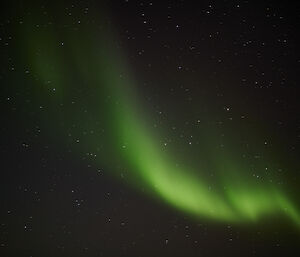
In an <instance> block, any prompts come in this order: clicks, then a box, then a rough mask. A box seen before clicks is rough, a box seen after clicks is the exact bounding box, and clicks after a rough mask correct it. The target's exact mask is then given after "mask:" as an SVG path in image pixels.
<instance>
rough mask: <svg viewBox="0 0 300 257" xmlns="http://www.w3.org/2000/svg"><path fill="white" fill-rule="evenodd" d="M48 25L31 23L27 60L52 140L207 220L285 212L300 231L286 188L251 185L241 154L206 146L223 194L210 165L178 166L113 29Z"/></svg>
mask: <svg viewBox="0 0 300 257" xmlns="http://www.w3.org/2000/svg"><path fill="white" fill-rule="evenodd" d="M42 19H43V18H37V17H35V19H34V21H31V22H30V21H27V22H25V23H24V25H23V27H22V33H21V34H22V39H21V40H20V42H22V43H24V42H25V45H26V46H27V47H25V48H24V46H23V47H22V49H23V50H22V53H21V55H22V59H23V60H24V62H25V65H26V66H27V67H29V70H30V76H29V82H28V84H30V86H31V87H32V90H33V94H35V95H36V97H37V99H38V100H37V103H38V102H46V103H47V104H46V105H47V106H48V113H49V114H51V117H49V115H45V114H43V113H42V112H41V120H42V122H44V124H45V127H51V128H52V129H53V128H55V129H53V130H52V131H51V132H50V134H51V135H52V136H54V137H59V138H61V141H63V140H65V139H66V138H67V139H66V141H67V142H69V143H70V142H75V143H74V144H73V145H74V148H75V149H76V152H78V153H79V154H80V153H83V154H85V153H86V152H90V153H92V152H95V153H97V158H94V160H95V162H96V164H97V163H99V165H102V166H103V164H104V165H105V166H107V167H112V169H114V168H115V167H116V170H117V169H118V168H119V170H122V172H123V173H125V179H126V181H128V183H129V184H131V185H133V186H136V187H145V188H146V192H147V193H149V194H150V195H152V196H154V197H158V198H159V199H161V200H162V201H164V202H166V203H168V204H169V205H171V206H173V207H175V208H177V209H178V210H181V211H184V212H185V213H187V214H191V215H192V216H196V217H198V218H199V219H203V218H207V219H211V220H218V221H221V222H229V223H243V224H245V223H249V222H256V221H259V220H261V219H262V218H263V217H268V216H274V215H282V214H283V215H286V216H287V217H289V218H290V219H291V220H292V221H293V222H294V223H295V224H297V225H300V214H299V210H298V207H297V206H296V205H295V204H294V203H293V201H292V200H290V198H289V197H288V196H287V195H286V194H285V193H284V192H283V190H282V189H279V188H277V187H276V186H275V185H273V184H271V185H270V184H269V183H267V182H259V183H258V182H253V181H252V180H251V181H249V179H248V175H247V172H243V165H241V162H240V160H239V159H238V158H235V157H232V156H234V154H233V155H230V156H229V154H228V155H221V154H220V153H219V152H213V150H211V149H208V148H207V149H205V147H206V144H204V145H203V146H202V147H203V148H204V149H202V151H206V150H207V152H208V154H209V155H210V158H211V159H212V163H214V164H215V172H216V174H219V175H218V178H217V181H218V182H217V186H216V187H214V188H216V189H212V188H211V187H210V183H209V181H208V180H207V178H206V176H205V175H203V174H205V172H206V170H205V166H203V167H202V166H199V167H193V166H194V165H190V166H189V165H186V164H183V165H182V164H180V165H178V161H177V158H176V157H173V156H172V152H171V151H170V152H168V151H165V150H164V149H163V147H162V146H161V144H160V141H159V138H160V136H161V135H159V133H156V132H153V130H152V129H151V126H149V123H150V120H151V118H149V115H148V114H147V112H146V111H145V110H143V108H144V107H143V104H141V103H140V102H139V100H138V98H139V97H138V93H137V92H136V91H135V85H136V84H137V82H135V80H134V79H133V78H132V77H131V75H130V74H132V73H133V72H132V71H131V70H129V68H128V65H127V64H126V60H125V59H126V58H124V57H123V56H122V54H121V53H119V52H118V51H117V50H116V47H114V42H116V41H114V40H113V38H114V37H113V36H112V34H114V33H113V32H111V31H112V30H110V32H108V31H109V30H105V29H104V28H102V29H99V28H98V27H97V26H96V25H95V24H93V25H91V24H90V25H89V26H87V27H86V28H85V29H80V30H78V31H73V30H71V29H68V28H67V27H63V26H62V27H61V28H60V29H54V27H53V25H52V26H51V25H49V26H39V27H37V26H36V24H38V23H42V22H43V21H42ZM81 26H82V27H83V26H84V25H81ZM62 35H63V36H62ZM62 37H63V38H64V41H63V44H62V41H61V38H62ZM24 38H25V39H24ZM18 48H21V47H20V46H19V47H18ZM27 80H28V79H27ZM62 106H63V107H64V108H61V107H62ZM53 124H54V125H53ZM82 131H84V132H85V133H84V136H82ZM202 132H203V133H206V134H205V137H206V138H207V141H210V140H211V141H213V140H214V133H213V132H212V131H209V129H207V130H204V131H202ZM202 132H201V133H202ZM162 133H163V132H162ZM68 135H69V136H68ZM200 147H201V146H200ZM231 152H232V153H234V152H235V151H234V147H232V151H231ZM201 158H205V157H202V156H199V159H201ZM182 159H183V158H182ZM120 167H121V168H120ZM225 174H226V175H225ZM115 175H116V177H119V173H118V172H116V174H115Z"/></svg>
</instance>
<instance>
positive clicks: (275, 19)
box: [0, 0, 300, 257]
mask: <svg viewBox="0 0 300 257" xmlns="http://www.w3.org/2000/svg"><path fill="white" fill-rule="evenodd" d="M61 6H65V7H67V8H68V10H65V9H61ZM103 6H105V8H106V11H107V13H108V14H107V17H110V18H109V19H111V23H112V24H113V25H114V27H115V29H116V33H117V35H118V36H117V38H118V42H117V43H118V44H119V46H120V49H122V51H123V52H124V53H125V55H126V58H127V60H128V63H129V65H130V67H131V70H132V71H133V73H134V74H135V76H136V80H137V82H138V83H137V85H138V92H139V94H140V96H141V99H142V101H143V102H144V103H145V106H147V107H148V109H149V112H150V113H154V114H153V116H154V119H156V121H157V123H158V124H160V126H162V127H164V129H165V133H166V138H165V139H166V141H172V137H175V136H176V134H174V135H173V134H172V133H173V132H172V127H173V126H176V127H177V126H180V124H181V132H180V133H179V134H180V135H181V134H182V135H183V136H182V137H178V138H177V139H175V140H174V141H176V142H175V144H178V145H180V144H182V142H186V141H187V140H188V139H187V137H188V136H187V135H188V134H189V132H190V131H193V129H194V128H193V127H194V123H195V121H197V119H199V118H200V119H201V122H202V120H204V122H218V121H222V122H224V125H223V126H222V127H221V128H219V130H220V131H227V130H230V128H231V126H232V125H228V126H227V125H226V124H227V123H226V120H228V119H232V120H233V123H237V124H238V123H240V122H241V120H242V119H245V118H249V120H250V121H249V122H248V123H247V125H246V127H245V128H244V130H245V131H246V132H248V133H249V134H250V136H249V139H248V140H249V141H251V134H257V133H261V134H262V135H263V136H261V137H260V138H261V141H260V139H258V140H257V142H256V144H257V145H259V144H261V145H263V143H264V140H266V141H268V142H269V141H271V142H272V144H271V145H270V146H269V145H268V147H270V149H269V150H270V151H271V152H272V151H274V152H275V156H276V155H279V156H280V158H283V159H284V163H285V164H287V166H286V170H284V176H283V178H282V183H283V184H285V185H286V187H287V188H289V190H290V191H291V192H293V194H294V195H295V198H296V199H298V197H297V193H295V192H297V190H298V185H299V164H298V156H299V139H300V132H299V129H300V123H299V94H298V87H299V75H298V74H299V71H300V70H299V62H300V58H299V47H298V45H299V33H298V31H299V11H300V9H299V5H298V4H295V3H292V2H291V1H280V2H278V1H257V2H253V1H197V2H194V1H131V0H129V1H109V2H106V3H105V4H103V3H101V4H100V3H99V2H97V1H74V2H71V3H70V2H68V3H67V2H66V3H60V4H59V5H57V6H56V5H55V3H46V2H45V1H39V2H37V3H35V4H34V5H30V6H29V4H28V3H27V1H23V2H22V1H18V2H17V1H13V2H9V3H2V4H1V13H2V14H1V18H0V53H1V67H0V85H1V95H0V104H1V120H0V131H1V143H0V144H1V145H0V156H1V187H0V203H1V208H0V255H1V256H28V257H29V256H186V257H189V256H207V257H209V256H298V255H299V253H300V248H299V245H298V243H299V228H297V227H294V226H295V225H293V224H292V223H290V222H288V221H286V222H278V224H277V223H276V222H271V223H268V222H266V223H259V224H253V225H248V226H244V227H240V226H234V225H231V224H224V223H217V222H213V221H206V220H203V221H201V219H199V220H194V219H191V218H190V217H189V216H185V214H184V213H178V212H177V211H176V210H174V209H172V208H170V207H168V206H166V205H165V204H162V203H160V202H158V201H153V200H152V199H149V198H148V197H146V196H144V195H143V194H142V193H141V192H139V190H138V189H137V190H136V189H131V187H129V186H128V185H127V184H126V183H122V182H120V181H118V180H115V179H114V178H112V177H110V176H109V173H110V170H109V169H107V168H105V169H104V168H103V167H101V166H100V164H99V165H95V164H91V163H90V162H89V160H88V158H86V157H85V156H84V155H83V156H82V157H81V158H75V157H74V154H73V153H72V149H71V148H70V147H69V145H66V144H64V143H63V142H60V141H59V140H58V139H57V140H52V139H50V138H49V137H48V132H46V131H43V130H41V128H40V126H39V124H38V122H36V120H37V119H38V113H37V112H35V111H34V110H35V108H36V106H34V104H35V102H34V99H31V97H33V96H32V95H31V94H29V93H28V91H27V90H26V87H25V86H23V83H22V80H21V79H19V80H18V74H19V73H18V72H23V73H24V70H21V71H20V69H21V68H20V67H21V65H18V54H17V52H18V50H19V48H20V47H22V42H15V41H14V40H16V38H17V36H16V33H17V32H16V28H17V26H19V25H18V24H19V23H20V21H22V19H23V17H24V16H26V13H28V12H30V11H31V10H32V8H34V9H35V11H37V12H39V10H41V9H43V10H45V9H46V10H47V8H50V9H51V10H56V8H57V12H65V13H66V15H68V12H69V11H70V12H72V13H75V14H77V13H79V14H80V13H81V14H82V17H80V19H81V20H82V21H85V20H86V21H87V20H89V19H92V17H90V16H89V11H87V10H86V8H87V7H88V8H89V10H93V11H95V10H97V8H102V7H103ZM73 10H74V11H73ZM101 11H102V10H101ZM85 12H86V13H85ZM83 14H85V16H84V15H83ZM72 19H74V26H77V25H76V19H77V17H76V16H75V15H73V16H72ZM16 45H18V49H16V48H15V47H16ZM18 68H20V69H19V70H18ZM199 78H200V79H199ZM199 99H200V100H199ZM202 100H203V101H202ZM227 108H229V111H227ZM190 110H192V111H190ZM212 116H213V118H212ZM242 116H243V117H242ZM178 117H182V118H181V119H178ZM257 131H259V132H257ZM246 132H244V133H246ZM234 133H236V132H234ZM234 133H233V134H234ZM246 134H247V133H246ZM195 140H197V139H195ZM278 149H279V150H278ZM282 156H284V157H282ZM190 158H191V160H193V158H194V157H193V154H190ZM195 158H196V157H195Z"/></svg>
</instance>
